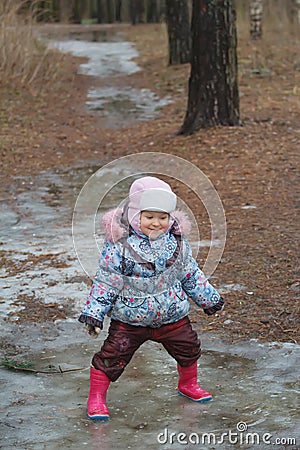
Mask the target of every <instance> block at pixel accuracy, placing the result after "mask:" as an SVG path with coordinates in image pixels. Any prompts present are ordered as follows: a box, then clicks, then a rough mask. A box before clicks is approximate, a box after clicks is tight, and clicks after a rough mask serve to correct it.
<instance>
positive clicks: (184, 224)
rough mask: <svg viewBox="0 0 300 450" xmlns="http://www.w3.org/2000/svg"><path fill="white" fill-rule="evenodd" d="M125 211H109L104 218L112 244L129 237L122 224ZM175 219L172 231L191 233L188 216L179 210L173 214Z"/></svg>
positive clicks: (105, 230)
mask: <svg viewBox="0 0 300 450" xmlns="http://www.w3.org/2000/svg"><path fill="white" fill-rule="evenodd" d="M122 212H123V210H122V209H121V208H116V209H112V210H110V211H107V212H106V213H105V214H104V215H103V217H102V226H103V229H104V232H105V237H106V239H108V240H109V241H111V242H117V241H118V240H119V239H121V238H123V237H125V236H127V235H128V228H127V227H126V226H125V225H123V224H122V222H121V218H122ZM171 217H172V218H173V219H174V223H173V224H172V226H171V228H170V230H172V233H174V234H176V235H187V234H189V233H190V232H191V228H192V226H191V221H190V219H189V218H188V215H187V214H186V213H185V212H183V211H179V210H175V211H174V212H172V213H171Z"/></svg>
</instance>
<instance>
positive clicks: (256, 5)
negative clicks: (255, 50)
mask: <svg viewBox="0 0 300 450" xmlns="http://www.w3.org/2000/svg"><path fill="white" fill-rule="evenodd" d="M262 14H263V0H251V1H250V37H251V39H260V38H261V37H262Z"/></svg>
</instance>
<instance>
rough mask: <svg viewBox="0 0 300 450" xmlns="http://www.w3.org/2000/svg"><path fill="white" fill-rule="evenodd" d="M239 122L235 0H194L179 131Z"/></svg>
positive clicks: (190, 130) (193, 130)
mask: <svg viewBox="0 0 300 450" xmlns="http://www.w3.org/2000/svg"><path fill="white" fill-rule="evenodd" d="M215 125H224V126H231V125H240V117H239V93H238V77H237V38H236V14H235V8H234V0H201V1H200V0H193V13H192V57H191V74H190V79H189V93H188V107H187V112H186V116H185V119H184V123H183V125H182V127H181V129H180V130H179V134H192V133H193V132H195V131H197V130H199V129H200V128H206V127H211V126H215Z"/></svg>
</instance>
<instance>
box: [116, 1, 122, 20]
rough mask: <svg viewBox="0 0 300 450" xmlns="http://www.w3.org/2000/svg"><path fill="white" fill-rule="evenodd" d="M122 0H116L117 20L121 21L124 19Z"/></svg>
mask: <svg viewBox="0 0 300 450" xmlns="http://www.w3.org/2000/svg"><path fill="white" fill-rule="evenodd" d="M121 11H122V0H116V21H117V22H121V21H122V15H121Z"/></svg>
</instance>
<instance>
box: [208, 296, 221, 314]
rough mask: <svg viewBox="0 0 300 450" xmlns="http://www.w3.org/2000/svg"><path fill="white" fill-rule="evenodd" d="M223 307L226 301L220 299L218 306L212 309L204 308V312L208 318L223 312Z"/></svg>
mask: <svg viewBox="0 0 300 450" xmlns="http://www.w3.org/2000/svg"><path fill="white" fill-rule="evenodd" d="M223 306H224V299H223V298H222V297H220V300H219V302H218V303H217V304H216V305H214V306H211V307H210V308H203V311H204V312H205V314H207V315H208V316H212V315H213V314H215V313H216V312H218V311H221V310H222V309H223Z"/></svg>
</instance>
